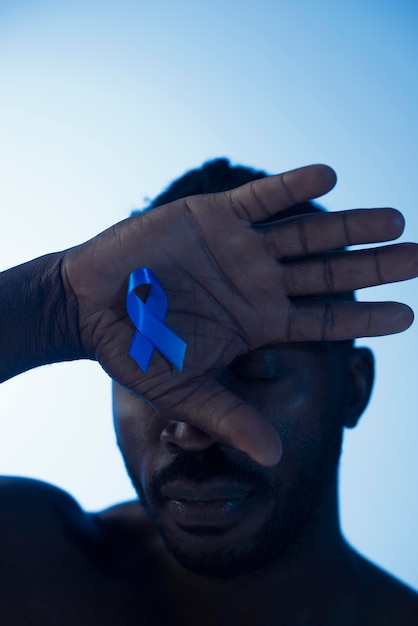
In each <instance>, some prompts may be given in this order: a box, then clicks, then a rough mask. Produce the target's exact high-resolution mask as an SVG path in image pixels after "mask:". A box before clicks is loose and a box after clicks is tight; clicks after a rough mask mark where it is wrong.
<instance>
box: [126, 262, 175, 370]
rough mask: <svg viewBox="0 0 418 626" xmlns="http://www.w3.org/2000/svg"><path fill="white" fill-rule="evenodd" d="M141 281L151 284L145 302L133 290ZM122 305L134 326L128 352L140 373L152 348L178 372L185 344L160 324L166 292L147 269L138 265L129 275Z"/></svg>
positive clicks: (144, 367)
mask: <svg viewBox="0 0 418 626" xmlns="http://www.w3.org/2000/svg"><path fill="white" fill-rule="evenodd" d="M141 285H151V289H150V292H149V294H148V298H147V301H146V302H142V300H141V299H140V298H139V297H138V296H137V295H136V293H135V289H136V288H137V287H139V286H141ZM126 309H127V311H128V315H129V317H130V319H131V321H132V322H133V324H134V326H135V328H136V333H135V335H134V338H133V340H132V343H131V345H130V348H129V354H130V355H131V357H132V358H133V359H134V360H135V361H136V362H137V364H138V365H139V367H140V368H141V370H142V371H143V372H144V374H145V373H146V371H147V369H148V366H149V364H150V361H151V357H152V355H153V353H154V350H158V352H161V354H162V355H163V356H164V357H165V358H166V359H168V360H169V361H170V363H172V364H173V365H174V366H175V367H176V368H177V369H178V370H179V371H180V372H181V371H182V369H183V361H184V355H185V352H186V347H187V346H186V343H185V342H184V341H183V340H182V339H180V337H179V336H178V335H176V334H175V333H174V332H173V331H172V330H170V328H168V326H167V325H166V324H164V319H165V316H166V314H167V296H166V295H165V291H164V289H163V288H162V286H161V285H160V283H159V282H158V279H157V277H156V276H155V274H154V273H153V272H152V271H151V270H150V269H148V268H146V267H142V268H140V269H137V270H135V271H134V272H132V274H130V275H129V284H128V294H127V296H126Z"/></svg>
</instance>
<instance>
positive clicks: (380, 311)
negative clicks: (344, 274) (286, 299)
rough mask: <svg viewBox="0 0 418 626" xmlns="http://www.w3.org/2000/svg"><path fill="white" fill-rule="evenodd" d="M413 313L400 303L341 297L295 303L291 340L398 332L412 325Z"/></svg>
mask: <svg viewBox="0 0 418 626" xmlns="http://www.w3.org/2000/svg"><path fill="white" fill-rule="evenodd" d="M413 320H414V313H413V311H412V309H410V308H409V307H408V306H407V305H406V304H400V303H399V302H345V301H341V300H333V301H330V300H327V301H319V300H316V301H311V302H309V303H307V302H304V303H301V302H298V303H293V304H292V310H291V312H290V318H289V330H288V341H289V342H293V341H342V340H345V339H355V338H356V337H378V336H381V335H391V334H394V333H399V332H402V331H404V330H406V329H407V328H409V326H411V324H412V322H413Z"/></svg>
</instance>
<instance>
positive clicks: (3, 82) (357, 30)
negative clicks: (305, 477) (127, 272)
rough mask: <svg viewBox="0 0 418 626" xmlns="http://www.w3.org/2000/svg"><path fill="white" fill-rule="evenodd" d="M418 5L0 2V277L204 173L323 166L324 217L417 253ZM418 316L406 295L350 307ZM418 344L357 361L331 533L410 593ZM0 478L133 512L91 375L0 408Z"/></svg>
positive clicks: (16, 390) (29, 382)
mask: <svg viewBox="0 0 418 626" xmlns="http://www.w3.org/2000/svg"><path fill="white" fill-rule="evenodd" d="M417 15H418V5H417V3H415V2H413V1H412V0H411V1H406V0H397V2H396V3H395V2H388V1H384V0H369V1H366V2H364V0H363V1H360V0H352V1H347V2H344V3H343V2H337V1H334V2H331V1H326V0H316V1H315V2H312V1H310V0H293V1H291V0H289V1H285V0H274V2H273V1H271V2H268V1H266V0H260V1H259V2H258V3H256V2H247V1H245V0H240V1H236V0H231V1H225V0H222V1H220V0H211V1H210V2H205V1H203V2H199V3H198V2H191V1H189V2H186V1H184V0H177V1H176V2H172V1H170V0H153V1H152V2H150V1H148V2H141V1H139V0H138V1H137V2H133V1H128V0H118V1H117V2H116V1H114V2H109V1H103V0H102V1H100V2H99V1H97V2H95V1H89V0H83V1H82V2H81V1H79V0H72V1H71V2H69V1H67V2H66V1H60V2H58V1H56V2H46V1H42V0H38V1H37V2H29V1H24V0H19V1H17V2H16V1H15V0H1V1H0V90H1V94H0V172H1V174H0V177H1V182H0V206H1V228H0V267H1V268H6V267H8V266H11V265H13V264H16V263H19V262H22V261H24V260H27V259H29V258H32V257H34V256H37V255H40V254H43V253H46V252H48V251H53V250H58V249H62V248H65V247H68V246H71V245H74V244H76V243H79V242H81V241H83V240H85V239H86V238H88V237H91V236H93V235H94V234H96V233H97V232H99V231H100V230H102V229H104V228H105V227H107V226H109V225H110V224H112V223H114V222H116V221H119V220H120V219H123V218H124V217H125V216H126V215H127V214H128V213H129V212H130V211H131V209H133V208H135V207H141V206H143V205H144V203H145V201H144V198H145V197H153V196H154V195H156V194H157V193H159V192H160V191H161V189H162V188H163V187H165V186H166V185H167V184H168V183H169V182H170V181H171V180H173V179H174V178H175V177H177V176H179V175H180V174H182V173H183V172H184V171H185V170H186V169H189V168H191V167H195V166H199V165H200V164H201V163H202V162H204V161H205V160H207V159H209V158H214V157H217V156H227V157H229V158H230V159H231V160H232V162H234V163H243V164H247V165H253V166H255V167H257V168H264V169H266V170H268V171H270V172H271V173H275V172H280V171H283V170H286V169H290V168H293V167H297V166H300V165H304V164H308V163H314V162H325V163H328V164H330V165H332V166H333V167H334V168H335V169H336V170H337V172H338V174H339V183H338V186H337V188H336V189H335V190H334V191H333V192H331V193H330V194H329V196H327V197H326V199H325V201H324V202H325V204H326V206H327V207H328V208H330V209H333V210H334V209H336V210H339V209H344V208H353V207H369V206H395V207H397V208H399V209H401V210H403V212H404V213H405V215H406V218H407V229H406V233H405V236H404V237H403V239H404V240H414V239H415V240H416V239H418V216H417V179H418V173H417V172H418V169H417V166H418V159H417V151H418V150H417V146H418V124H417V114H418V94H417V69H418V68H417V59H418V56H417V52H418V50H417V49H418V38H417V36H416V32H417ZM362 297H364V298H370V299H398V300H401V301H405V302H408V303H409V304H411V305H412V306H413V307H415V309H416V310H417V311H418V283H417V282H414V283H408V284H400V285H395V286H390V287H385V288H380V289H378V290H376V293H375V292H374V291H373V290H371V291H370V292H369V293H364V296H362ZM417 340H418V325H417V324H416V325H415V326H414V327H413V328H412V329H411V330H409V331H408V332H406V333H404V334H403V335H399V336H395V337H389V338H381V339H374V340H370V341H362V342H360V343H364V344H367V345H370V346H371V347H372V348H373V350H374V351H375V353H376V358H377V383H376V388H375V393H374V399H373V401H372V404H371V405H370V407H369V408H368V409H367V412H366V414H365V416H364V418H363V420H362V422H361V424H360V426H359V427H358V428H357V429H356V430H355V431H353V432H349V433H348V435H347V436H346V441H345V446H344V447H345V452H344V459H343V463H342V472H341V492H342V523H343V528H344V531H345V533H346V535H347V537H348V539H349V540H350V541H351V542H352V543H353V544H354V545H355V546H356V547H357V548H358V549H359V550H360V551H362V552H363V553H364V554H365V555H366V556H368V557H369V558H371V559H373V560H374V561H376V562H377V563H379V564H380V565H381V566H382V567H384V568H387V569H389V570H390V571H392V572H393V573H394V574H395V575H397V576H398V577H400V578H401V579H403V580H404V581H406V582H409V584H411V585H413V586H415V587H418V567H417V565H416V563H417V546H418V539H417V532H416V531H417V526H418V505H417V487H416V478H417V470H418V462H417V446H418V420H417V398H416V389H417V386H418V370H417V363H416V349H417V344H418V341H417ZM0 419H1V438H0V472H1V473H3V474H19V475H28V476H35V477H38V478H41V479H44V480H47V481H51V482H53V483H55V484H58V485H60V486H62V487H63V488H65V489H67V490H69V491H70V492H71V493H72V494H74V495H75V496H76V497H77V498H78V499H79V501H80V502H81V504H82V505H83V506H84V507H86V508H87V509H91V510H93V509H97V508H101V507H104V506H107V505H110V504H112V503H114V502H117V501H120V500H123V499H127V498H131V497H132V496H133V491H132V489H131V487H130V484H129V482H128V479H127V478H126V476H125V472H124V468H123V464H122V461H121V459H120V457H119V453H118V451H117V449H116V446H115V443H114V435H113V430H112V421H111V413H110V386H109V382H108V380H107V379H106V376H105V375H104V374H103V373H102V372H101V371H100V370H99V368H98V367H97V366H96V365H95V364H93V363H70V364H61V365H57V366H50V367H45V368H41V369H39V370H36V371H33V372H29V373H27V374H25V375H23V376H20V377H19V378H17V379H14V380H12V381H9V382H8V383H5V384H4V385H3V386H2V388H1V389H0Z"/></svg>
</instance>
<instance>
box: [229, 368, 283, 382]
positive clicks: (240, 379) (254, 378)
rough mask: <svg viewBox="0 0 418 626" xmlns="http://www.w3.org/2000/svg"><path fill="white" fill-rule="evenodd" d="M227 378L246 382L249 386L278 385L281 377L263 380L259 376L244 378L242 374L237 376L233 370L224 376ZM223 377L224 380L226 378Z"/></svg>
mask: <svg viewBox="0 0 418 626" xmlns="http://www.w3.org/2000/svg"><path fill="white" fill-rule="evenodd" d="M224 377H225V378H228V377H232V378H234V379H235V380H238V381H241V382H246V383H247V384H249V385H275V384H277V382H278V380H279V377H278V376H277V377H269V378H267V377H266V378H262V377H260V378H259V377H257V376H244V375H242V374H236V373H235V372H233V371H231V370H227V371H226V372H225V375H224ZM224 377H223V378H224Z"/></svg>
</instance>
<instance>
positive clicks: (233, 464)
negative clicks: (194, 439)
mask: <svg viewBox="0 0 418 626" xmlns="http://www.w3.org/2000/svg"><path fill="white" fill-rule="evenodd" d="M214 479H220V480H222V481H231V482H238V483H246V484H249V485H252V486H253V487H254V491H256V492H257V493H258V494H263V493H265V494H267V493H268V492H269V491H270V488H271V484H272V477H270V476H268V468H262V467H261V466H260V465H258V464H256V463H255V462H254V461H252V460H251V459H250V458H249V457H248V461H247V460H246V459H244V458H243V459H242V460H238V459H236V458H232V457H231V456H229V455H228V454H225V453H224V452H223V451H222V450H220V449H219V448H218V447H216V446H212V447H211V448H209V449H208V450H206V451H205V452H204V453H199V454H196V453H183V454H179V455H178V456H176V457H175V459H174V460H173V461H172V463H170V465H168V466H167V467H165V468H163V469H162V470H161V471H160V472H158V473H157V474H155V475H154V476H153V478H152V481H151V484H150V488H151V492H152V495H153V498H154V499H155V501H157V502H159V503H160V504H161V503H163V502H164V498H163V497H162V495H161V490H162V488H163V487H164V486H165V485H166V484H168V483H171V482H173V481H175V480H184V481H190V482H193V483H205V482H208V481H210V480H214Z"/></svg>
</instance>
